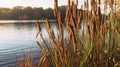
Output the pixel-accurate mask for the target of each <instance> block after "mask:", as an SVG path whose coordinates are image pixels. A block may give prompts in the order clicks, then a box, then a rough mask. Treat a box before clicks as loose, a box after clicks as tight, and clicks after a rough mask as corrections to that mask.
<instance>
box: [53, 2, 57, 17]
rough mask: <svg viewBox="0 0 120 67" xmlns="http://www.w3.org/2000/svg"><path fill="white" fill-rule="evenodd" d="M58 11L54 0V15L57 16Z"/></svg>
mask: <svg viewBox="0 0 120 67" xmlns="http://www.w3.org/2000/svg"><path fill="white" fill-rule="evenodd" d="M57 12H58V1H57V0H54V16H55V17H57Z"/></svg>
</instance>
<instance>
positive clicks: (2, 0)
mask: <svg viewBox="0 0 120 67" xmlns="http://www.w3.org/2000/svg"><path fill="white" fill-rule="evenodd" d="M83 1H84V0H79V3H80V4H81V3H83ZM58 3H59V4H58V5H59V6H61V5H67V0H58ZM14 6H24V7H27V6H31V7H43V8H49V7H51V8H53V7H54V0H0V7H7V8H13V7H14Z"/></svg>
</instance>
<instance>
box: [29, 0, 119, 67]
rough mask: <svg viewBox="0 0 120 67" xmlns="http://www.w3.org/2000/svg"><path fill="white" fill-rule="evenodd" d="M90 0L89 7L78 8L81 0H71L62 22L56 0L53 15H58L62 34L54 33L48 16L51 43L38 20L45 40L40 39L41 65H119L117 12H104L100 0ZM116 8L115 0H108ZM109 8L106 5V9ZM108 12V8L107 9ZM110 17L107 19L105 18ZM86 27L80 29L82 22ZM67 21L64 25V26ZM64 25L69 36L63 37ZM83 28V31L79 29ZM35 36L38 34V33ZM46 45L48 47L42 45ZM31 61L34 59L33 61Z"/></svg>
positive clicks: (86, 3)
mask: <svg viewBox="0 0 120 67" xmlns="http://www.w3.org/2000/svg"><path fill="white" fill-rule="evenodd" d="M90 3H91V10H89V3H88V0H87V1H86V2H85V4H84V6H85V9H86V10H84V11H83V10H82V7H81V9H77V6H78V0H76V2H73V1H72V2H71V1H70V0H68V5H67V7H66V18H65V21H64V22H62V19H61V14H60V11H59V9H58V2H57V0H54V15H55V17H56V18H57V23H58V30H59V37H56V36H55V33H54V31H53V29H51V27H50V24H49V21H48V19H46V29H47V32H48V34H49V40H50V41H51V42H52V45H53V46H52V47H51V46H50V45H49V43H48V42H47V41H46V40H45V39H44V38H43V36H42V33H41V27H40V24H39V23H38V22H37V27H38V33H37V36H38V35H40V37H41V38H42V39H43V43H44V44H41V43H40V42H37V44H38V45H39V47H40V49H41V51H42V54H41V57H40V60H39V64H38V67H119V66H120V26H119V24H120V23H119V21H118V20H116V17H115V15H114V12H113V11H111V13H110V15H109V16H107V15H103V14H101V8H100V7H99V5H100V4H101V2H100V0H90ZM105 3H108V4H105V5H109V6H110V9H111V10H113V4H114V0H109V1H106V2H105ZM106 9H107V8H106V7H105V8H104V10H106ZM104 13H105V14H106V11H104ZM107 17H108V19H106V18H107ZM82 23H83V24H84V26H83V31H80V29H81V27H82V25H81V24H82ZM64 24H65V26H64ZM64 27H66V29H67V32H68V33H67V39H66V40H65V39H64ZM80 32H82V35H79V33H80ZM37 36H36V37H37ZM42 45H45V46H46V47H42ZM30 64H31V63H30Z"/></svg>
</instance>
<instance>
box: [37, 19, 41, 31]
mask: <svg viewBox="0 0 120 67" xmlns="http://www.w3.org/2000/svg"><path fill="white" fill-rule="evenodd" d="M36 25H37V29H38V31H41V27H40V23H39V21H36Z"/></svg>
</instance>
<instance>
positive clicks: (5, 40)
mask: <svg viewBox="0 0 120 67" xmlns="http://www.w3.org/2000/svg"><path fill="white" fill-rule="evenodd" d="M41 24H42V33H43V36H44V37H45V38H48V34H47V32H46V30H45V27H44V22H43V21H41ZM54 26H55V25H54V24H52V27H53V28H54ZM54 30H56V29H55V28H54ZM36 32H37V29H36V24H35V21H33V20H32V21H31V22H30V20H29V21H27V20H26V21H23V22H22V20H21V21H16V20H15V21H14V20H11V21H3V20H2V21H0V67H12V66H13V64H16V55H17V57H18V58H19V60H21V59H22V58H23V57H22V49H23V50H24V52H25V54H26V55H27V54H28V53H29V52H30V49H31V48H32V54H31V59H32V60H33V61H34V62H36V61H37V60H38V57H39V54H40V49H39V47H38V45H37V44H36V41H37V40H38V41H41V39H40V38H39V39H36V38H35V35H36Z"/></svg>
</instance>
